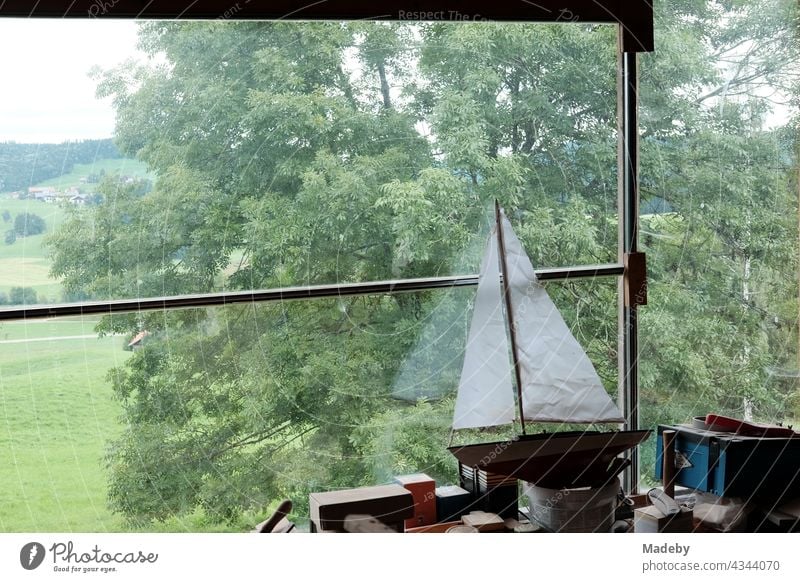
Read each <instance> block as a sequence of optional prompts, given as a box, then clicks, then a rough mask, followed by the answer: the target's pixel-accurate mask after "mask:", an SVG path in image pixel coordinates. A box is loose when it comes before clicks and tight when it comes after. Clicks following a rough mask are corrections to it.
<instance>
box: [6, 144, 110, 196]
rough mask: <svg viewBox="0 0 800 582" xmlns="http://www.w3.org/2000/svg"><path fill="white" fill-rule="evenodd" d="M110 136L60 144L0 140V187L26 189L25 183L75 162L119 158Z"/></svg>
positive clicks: (68, 168) (54, 174) (65, 169)
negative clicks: (108, 137)
mask: <svg viewBox="0 0 800 582" xmlns="http://www.w3.org/2000/svg"><path fill="white" fill-rule="evenodd" d="M119 157H120V153H119V151H118V150H117V148H116V146H115V145H114V143H113V142H112V140H110V139H87V140H81V141H74V142H64V143H60V144H27V143H16V142H0V191H7V190H8V191H13V190H21V191H23V192H25V191H27V188H28V186H31V185H33V184H37V183H39V182H41V181H43V180H49V179H50V178H56V177H58V176H62V175H63V174H67V173H69V172H70V171H72V167H73V166H74V165H75V164H90V163H92V162H93V161H95V160H103V159H106V158H119Z"/></svg>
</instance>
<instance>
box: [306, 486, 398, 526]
mask: <svg viewBox="0 0 800 582" xmlns="http://www.w3.org/2000/svg"><path fill="white" fill-rule="evenodd" d="M308 501H309V514H310V518H311V529H312V531H317V532H328V531H331V532H344V531H345V530H344V521H345V519H346V518H347V516H348V515H353V514H359V515H369V516H372V517H374V518H375V519H377V520H378V521H380V522H381V523H384V524H386V525H388V526H389V527H391V528H392V529H394V530H396V531H400V532H402V531H403V522H404V521H405V520H407V519H410V518H412V517H413V516H414V500H413V497H412V495H411V492H410V491H408V490H407V489H405V488H403V487H401V486H400V485H378V486H376V487H360V488H358V489H343V490H340V491H324V492H321V493H312V494H311V495H309V496H308Z"/></svg>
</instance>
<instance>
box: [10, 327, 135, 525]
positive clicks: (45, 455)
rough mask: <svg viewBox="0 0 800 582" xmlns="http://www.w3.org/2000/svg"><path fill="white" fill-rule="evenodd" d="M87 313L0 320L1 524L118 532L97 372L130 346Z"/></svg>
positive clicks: (113, 429)
mask: <svg viewBox="0 0 800 582" xmlns="http://www.w3.org/2000/svg"><path fill="white" fill-rule="evenodd" d="M94 324H95V321H93V320H89V319H83V320H80V319H70V320H47V321H37V322H9V323H3V324H0V467H3V471H0V531H5V532H14V531H59V532H60V531H120V530H122V529H124V524H123V523H122V521H121V519H120V518H118V517H117V516H115V515H113V514H112V513H111V512H110V511H109V510H108V509H107V507H106V504H105V491H106V477H105V471H104V468H103V454H104V450H105V447H106V445H107V443H108V441H109V439H110V438H113V437H114V436H115V435H116V434H118V433H119V431H120V426H119V404H118V403H117V402H115V401H114V399H113V398H112V395H111V389H110V387H109V384H108V381H107V380H106V374H107V372H108V370H109V369H110V368H112V367H114V366H118V365H121V364H122V363H123V362H124V361H125V359H126V358H128V357H130V352H127V351H124V350H123V349H122V347H123V338H121V337H116V336H112V337H104V338H98V337H97V334H95V333H94V332H93V329H92V328H93V326H94Z"/></svg>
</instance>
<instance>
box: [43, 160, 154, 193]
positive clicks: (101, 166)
mask: <svg viewBox="0 0 800 582" xmlns="http://www.w3.org/2000/svg"><path fill="white" fill-rule="evenodd" d="M100 173H104V174H109V175H110V174H119V175H120V176H129V177H131V178H150V179H152V175H151V174H150V173H149V172H148V171H147V165H146V164H144V163H143V162H140V161H138V160H131V159H128V158H116V159H104V160H95V161H94V162H93V163H91V164H75V165H74V166H73V167H72V171H71V172H69V173H68V174H62V175H61V176H59V177H57V178H51V179H50V180H45V181H43V182H39V183H38V184H34V185H35V186H53V187H54V188H57V189H59V190H65V189H67V188H71V187H73V186H74V187H77V188H80V189H81V191H82V192H89V193H92V192H94V191H95V189H96V188H97V183H92V184H89V183H83V184H82V183H81V178H85V177H86V176H88V175H89V174H98V175H99V174H100Z"/></svg>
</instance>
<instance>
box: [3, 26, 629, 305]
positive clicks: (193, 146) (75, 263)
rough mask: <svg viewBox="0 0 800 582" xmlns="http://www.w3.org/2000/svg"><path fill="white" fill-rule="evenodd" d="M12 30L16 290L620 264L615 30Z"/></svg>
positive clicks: (17, 296) (8, 159) (215, 285)
mask: <svg viewBox="0 0 800 582" xmlns="http://www.w3.org/2000/svg"><path fill="white" fill-rule="evenodd" d="M0 27H2V28H0V31H1V32H2V33H0V39H2V40H1V41H0V42H2V43H3V44H2V49H3V50H2V52H3V54H16V55H17V57H16V58H15V59H13V62H12V60H9V59H5V60H4V61H3V63H4V64H3V67H5V68H4V69H3V70H4V77H5V78H6V84H7V85H8V86H10V87H15V88H16V90H13V91H4V94H3V95H2V96H0V121H1V122H2V123H0V128H2V129H0V213H2V217H3V223H2V224H3V225H4V226H3V229H4V231H3V232H4V237H5V240H4V243H3V244H2V245H0V273H2V274H3V276H2V277H1V278H0V281H2V282H1V283H0V293H2V295H0V299H1V300H2V302H3V303H6V304H9V303H10V304H13V305H19V304H31V303H36V302H40V303H53V302H62V301H81V300H88V299H93V300H107V299H126V298H137V297H154V296H164V295H179V294H185V293H204V292H212V291H221V290H231V289H259V288H273V287H282V286H295V285H306V284H330V283H342V282H358V281H366V280H386V279H397V278H409V277H432V276H441V275H453V274H467V273H473V272H475V271H476V270H477V267H478V262H479V256H480V249H481V241H482V240H483V237H484V236H485V234H486V232H487V229H488V227H489V223H490V221H491V210H492V208H493V203H494V200H495V199H499V200H500V201H501V203H502V204H503V205H504V207H505V208H506V209H507V210H508V213H509V216H510V217H511V220H512V222H514V223H515V226H516V227H518V229H519V232H520V236H521V237H522V238H523V240H524V241H525V242H526V244H527V245H528V247H529V249H530V253H531V256H532V258H533V260H534V263H535V265H536V266H537V267H559V266H569V265H574V264H595V263H605V262H615V261H616V248H617V225H616V210H615V205H616V141H615V131H616V81H615V79H616V76H615V75H616V68H615V67H616V65H615V63H616V56H615V55H616V48H615V47H616V28H615V27H614V26H610V25H602V26H601V25H584V24H581V23H577V24H576V23H572V22H570V23H562V24H557V25H556V24H554V25H541V24H526V25H523V24H498V23H488V22H483V23H481V22H477V23H475V22H472V23H443V22H438V23H428V24H412V23H396V24H391V23H377V22H352V23H308V22H306V23H298V22H231V21H228V22H223V21H212V22H146V23H139V24H137V23H134V22H107V21H103V22H99V21H91V22H88V21H85V22H79V21H35V22H28V21H21V20H8V19H4V20H3V21H2V22H0ZM43 36H47V37H48V38H49V39H50V40H49V41H48V43H42V44H35V43H34V45H33V46H31V44H30V42H29V39H30V38H41V37H43ZM59 39H60V40H59ZM19 46H26V47H28V48H27V49H26V51H24V52H22V53H20V52H19V51H18V50H17V47H19ZM53 46H58V47H63V50H62V49H61V48H60V49H59V50H57V51H56V50H53V49H51V48H48V47H53ZM98 47H103V48H102V50H98ZM42 79H47V82H46V83H45V82H43V81H42ZM95 96H96V98H95Z"/></svg>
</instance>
